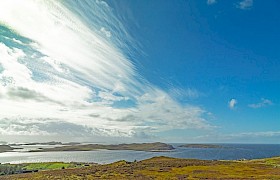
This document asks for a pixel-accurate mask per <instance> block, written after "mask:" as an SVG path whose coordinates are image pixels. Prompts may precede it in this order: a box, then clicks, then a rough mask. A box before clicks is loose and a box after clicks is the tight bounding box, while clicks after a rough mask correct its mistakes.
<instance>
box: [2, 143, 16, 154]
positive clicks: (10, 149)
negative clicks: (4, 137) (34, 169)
mask: <svg viewBox="0 0 280 180" xmlns="http://www.w3.org/2000/svg"><path fill="white" fill-rule="evenodd" d="M12 150H14V148H12V147H11V146H9V145H0V153H2V152H9V151H12Z"/></svg>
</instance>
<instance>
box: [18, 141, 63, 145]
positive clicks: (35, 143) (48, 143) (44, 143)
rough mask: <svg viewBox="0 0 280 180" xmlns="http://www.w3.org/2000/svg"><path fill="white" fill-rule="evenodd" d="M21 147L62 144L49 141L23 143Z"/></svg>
mask: <svg viewBox="0 0 280 180" xmlns="http://www.w3.org/2000/svg"><path fill="white" fill-rule="evenodd" d="M21 145H62V142H56V141H51V142H41V143H39V142H34V143H25V144H21Z"/></svg>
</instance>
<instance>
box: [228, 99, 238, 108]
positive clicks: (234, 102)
mask: <svg viewBox="0 0 280 180" xmlns="http://www.w3.org/2000/svg"><path fill="white" fill-rule="evenodd" d="M236 104H237V100H236V99H231V100H230V101H229V102H228V106H229V108H230V109H234V108H235V106H236Z"/></svg>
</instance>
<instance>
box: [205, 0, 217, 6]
mask: <svg viewBox="0 0 280 180" xmlns="http://www.w3.org/2000/svg"><path fill="white" fill-rule="evenodd" d="M215 3H217V0H207V4H208V5H212V4H215Z"/></svg>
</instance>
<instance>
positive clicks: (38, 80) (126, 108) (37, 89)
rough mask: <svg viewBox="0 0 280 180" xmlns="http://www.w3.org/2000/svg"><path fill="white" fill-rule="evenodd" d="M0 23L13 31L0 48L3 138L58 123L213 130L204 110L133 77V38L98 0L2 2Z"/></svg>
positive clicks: (138, 131) (85, 129) (85, 128)
mask: <svg viewBox="0 0 280 180" xmlns="http://www.w3.org/2000/svg"><path fill="white" fill-rule="evenodd" d="M83 2H85V1H83ZM71 3H74V4H71ZM81 9H83V11H81ZM92 9H95V11H92ZM14 12H16V13H14ZM84 12H88V14H84ZM0 23H1V24H4V25H7V26H8V27H9V28H12V29H13V30H14V32H17V33H18V34H15V33H7V34H13V36H17V38H16V39H17V40H16V41H14V40H13V38H14V37H9V36H12V35H9V36H8V35H7V37H6V39H7V42H9V41H10V42H9V43H7V42H6V43H5V42H4V43H0V57H1V59H0V64H1V67H3V70H2V71H0V82H1V83H0V109H1V112H0V131H1V134H2V135H13V134H14V135H15V136H16V135H20V134H24V135H42V136H50V135H51V136H53V135H54V136H55V135H56V136H57V137H60V136H59V135H58V134H59V133H62V131H61V130H60V127H61V126H62V125H64V126H65V127H66V126H67V127H69V129H73V133H74V134H75V132H80V134H81V136H84V134H87V135H88V136H106V137H119V136H120V137H144V136H145V137H147V136H149V135H151V136H152V134H153V133H157V132H161V131H167V130H170V129H209V128H213V126H211V125H210V124H209V123H208V122H207V120H206V119H205V118H204V117H205V114H206V113H207V112H206V111H205V110H203V109H202V108H200V107H197V106H193V105H181V104H180V103H178V102H177V101H176V100H174V99H175V98H173V97H171V96H170V95H169V94H168V93H166V92H165V91H163V90H161V89H159V88H157V87H155V86H154V85H152V84H150V83H149V82H148V81H147V80H145V79H144V78H143V77H142V76H141V75H140V74H139V73H138V72H137V68H136V67H135V66H134V64H133V63H132V61H131V60H130V59H128V58H127V55H126V54H129V53H132V52H131V50H130V48H129V44H130V43H132V42H133V40H132V39H131V37H130V36H129V34H128V33H127V32H126V30H125V28H124V25H122V23H121V22H120V21H119V20H118V19H116V17H115V15H114V14H113V11H112V10H111V8H110V7H109V6H108V4H107V3H105V2H103V1H86V3H85V4H84V3H81V2H77V1H72V2H64V1H63V2H60V1H54V0H53V1H35V0H26V1H24V2H23V1H20V0H15V1H13V2H11V1H9V0H1V7H0ZM2 28H4V26H2ZM6 31H11V30H9V29H6ZM11 32H12V31H11ZM7 44H12V45H9V46H8V45H7ZM186 94H187V95H189V96H196V92H193V91H191V90H188V91H187V92H186ZM19 119H20V121H22V122H24V123H21V124H20V123H19ZM3 122H4V123H3ZM1 123H2V124H1ZM29 127H31V128H29ZM46 127H49V128H46ZM55 129H57V130H56V131H54V130H55ZM75 129H80V130H75ZM40 132H41V133H40ZM67 132H70V130H69V131H67ZM62 134H63V135H65V136H67V133H66V134H65V133H62ZM76 134H79V133H76Z"/></svg>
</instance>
